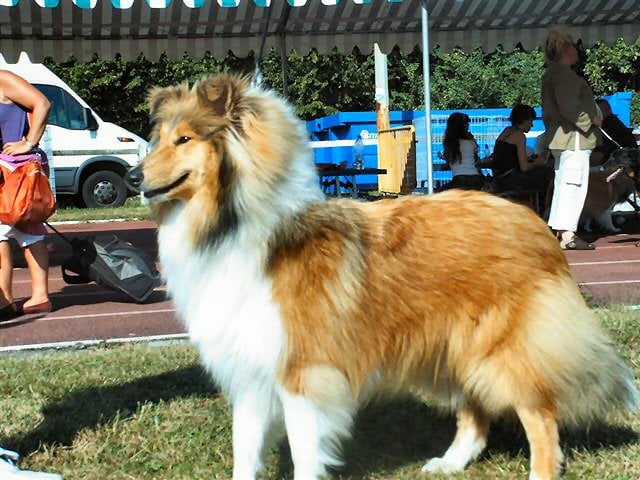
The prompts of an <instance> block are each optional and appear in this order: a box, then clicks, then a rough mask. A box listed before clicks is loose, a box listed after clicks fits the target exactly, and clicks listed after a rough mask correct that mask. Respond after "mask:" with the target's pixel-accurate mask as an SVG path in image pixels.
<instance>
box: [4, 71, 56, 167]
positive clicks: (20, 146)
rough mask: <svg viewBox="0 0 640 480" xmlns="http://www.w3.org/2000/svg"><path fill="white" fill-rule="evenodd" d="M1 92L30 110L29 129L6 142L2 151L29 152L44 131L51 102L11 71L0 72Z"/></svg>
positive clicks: (16, 153)
mask: <svg viewBox="0 0 640 480" xmlns="http://www.w3.org/2000/svg"><path fill="white" fill-rule="evenodd" d="M0 82H1V83H2V85H1V87H2V92H3V94H4V95H5V96H6V97H7V98H8V99H9V100H11V101H12V102H13V103H17V104H19V105H21V106H23V107H24V108H26V109H27V110H28V111H29V112H30V119H29V131H28V132H27V134H26V135H25V136H24V137H23V138H22V139H21V140H19V141H17V142H6V143H5V144H4V146H3V148H2V153H5V154H7V155H19V154H21V153H27V152H30V151H31V149H32V148H33V147H35V146H36V145H37V144H38V142H40V139H41V138H42V134H43V133H44V129H45V127H46V125H47V117H48V115H49V109H50V108H51V104H50V103H49V100H47V97H45V96H44V95H43V94H42V93H41V92H40V90H38V89H37V88H35V87H34V86H33V85H31V84H30V83H29V82H27V81H26V80H24V79H23V78H22V77H19V76H17V75H15V74H13V73H11V72H7V71H2V72H0Z"/></svg>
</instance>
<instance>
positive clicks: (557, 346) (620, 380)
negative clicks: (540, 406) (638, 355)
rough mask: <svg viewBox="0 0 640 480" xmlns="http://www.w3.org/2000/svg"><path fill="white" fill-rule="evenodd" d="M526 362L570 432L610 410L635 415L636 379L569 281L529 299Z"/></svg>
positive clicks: (567, 278) (552, 282)
mask: <svg viewBox="0 0 640 480" xmlns="http://www.w3.org/2000/svg"><path fill="white" fill-rule="evenodd" d="M531 301H532V304H530V305H529V309H528V312H529V313H527V314H526V315H527V316H529V315H533V316H532V317H529V318H528V321H527V323H526V324H527V325H528V327H526V328H527V330H528V331H527V332H526V344H527V357H528V361H529V362H531V366H532V367H533V370H534V371H536V372H537V374H538V375H539V378H540V379H541V380H542V381H541V383H542V384H543V385H545V386H546V388H544V390H547V393H549V394H550V396H551V398H553V399H554V403H555V408H556V411H557V416H558V420H559V421H560V422H561V423H563V424H565V425H569V426H575V425H581V424H585V423H589V422H590V421H592V420H594V419H598V418H603V417H604V416H605V415H606V414H607V413H608V412H610V411H611V410H612V409H616V408H617V409H624V410H636V409H638V408H639V404H640V397H639V395H638V390H637V388H636V386H635V380H634V376H633V373H632V372H631V370H630V369H629V367H628V366H627V365H626V364H625V362H624V360H623V359H622V358H621V357H620V355H618V353H617V352H616V350H615V349H614V347H613V345H612V343H611V341H610V340H609V339H608V338H607V336H606V335H605V334H604V332H603V331H602V329H601V328H600V326H599V324H598V321H597V319H596V318H595V315H594V314H593V312H592V311H591V309H590V308H589V307H588V306H587V305H586V303H585V302H584V300H583V299H582V296H581V294H580V292H579V290H578V288H577V286H576V284H575V282H574V280H573V279H572V278H571V277H570V276H569V275H567V276H560V277H556V279H554V280H549V281H545V283H544V284H543V285H541V288H540V289H538V291H537V293H536V294H534V295H533V297H532V298H531Z"/></svg>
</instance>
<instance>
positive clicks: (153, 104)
mask: <svg viewBox="0 0 640 480" xmlns="http://www.w3.org/2000/svg"><path fill="white" fill-rule="evenodd" d="M188 94H189V89H188V87H187V85H186V84H181V85H176V86H174V87H155V88H152V89H151V90H150V91H149V95H148V96H147V104H148V105H149V113H150V114H151V117H152V118H153V117H156V116H157V115H158V111H159V110H160V109H161V108H162V106H163V105H164V104H165V103H167V101H168V100H170V99H175V100H177V101H179V100H180V99H182V98H184V97H186V96H187V95H188Z"/></svg>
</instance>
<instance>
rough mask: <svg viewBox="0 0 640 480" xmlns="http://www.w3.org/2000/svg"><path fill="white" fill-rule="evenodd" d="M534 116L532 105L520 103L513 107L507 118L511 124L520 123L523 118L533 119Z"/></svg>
mask: <svg viewBox="0 0 640 480" xmlns="http://www.w3.org/2000/svg"><path fill="white" fill-rule="evenodd" d="M534 118H536V111H535V110H534V109H533V107H530V106H529V105H523V104H522V103H520V104H518V105H516V106H515V107H513V109H512V110H511V114H510V115H509V120H510V121H511V125H513V126H516V125H520V124H521V123H522V122H524V121H525V120H533V119H534Z"/></svg>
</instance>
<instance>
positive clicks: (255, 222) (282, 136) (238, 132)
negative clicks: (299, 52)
mask: <svg viewBox="0 0 640 480" xmlns="http://www.w3.org/2000/svg"><path fill="white" fill-rule="evenodd" d="M234 112H235V113H234V115H235V117H236V118H237V119H238V120H237V123H238V124H239V127H237V128H230V129H228V130H227V134H226V136H225V143H224V148H225V151H226V153H227V154H228V155H229V157H230V159H231V163H232V164H233V165H234V166H235V168H236V169H237V170H238V175H237V183H236V187H235V189H234V192H233V195H234V196H233V200H234V204H235V207H236V210H237V211H238V212H239V216H240V218H241V219H242V222H243V224H245V225H246V226H247V227H248V228H247V229H244V230H243V232H244V233H245V234H249V233H250V234H251V235H252V236H257V237H258V238H265V237H266V236H268V235H269V234H270V232H271V231H272V229H273V228H275V227H276V225H278V224H279V223H280V221H282V220H283V219H286V218H287V217H290V216H292V215H296V214H297V213H298V212H301V211H304V210H305V209H306V207H307V206H308V205H309V204H311V203H314V202H319V201H324V196H323V195H322V192H321V191H320V189H319V187H318V175H317V171H316V167H315V164H314V163H313V158H312V153H311V149H310V147H309V144H308V141H307V136H308V134H307V132H306V129H305V127H304V124H303V123H302V122H301V121H300V120H298V118H297V117H296V116H295V114H294V112H293V111H292V109H291V107H290V106H289V105H288V104H287V103H286V102H285V101H284V100H282V99H281V98H280V97H279V96H277V95H276V94H275V93H273V92H272V91H267V90H263V89H261V88H259V87H253V86H249V85H247V86H245V87H244V88H243V89H242V90H241V91H240V92H239V98H238V102H237V103H236V105H235V110H234Z"/></svg>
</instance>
